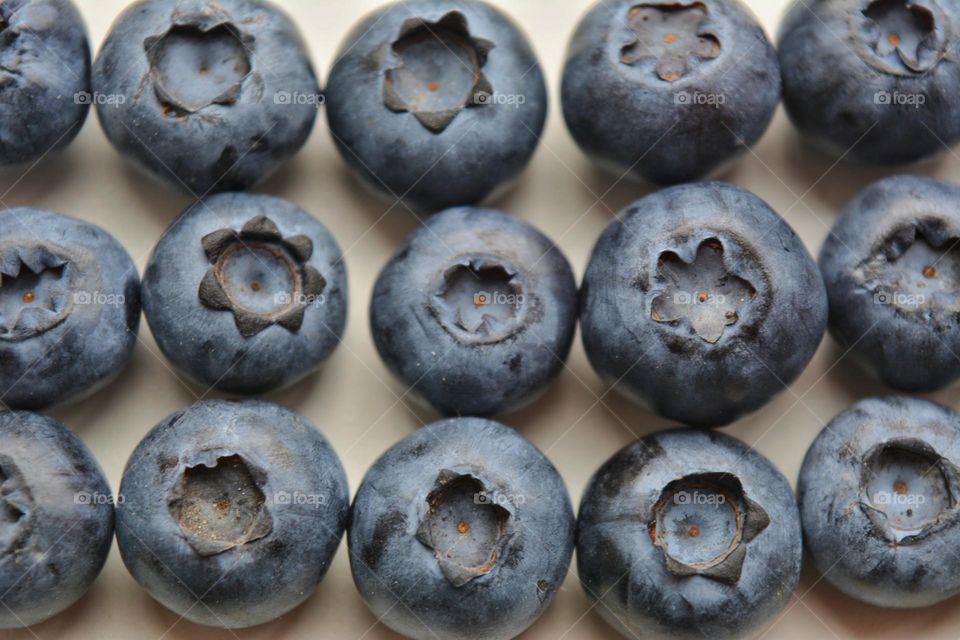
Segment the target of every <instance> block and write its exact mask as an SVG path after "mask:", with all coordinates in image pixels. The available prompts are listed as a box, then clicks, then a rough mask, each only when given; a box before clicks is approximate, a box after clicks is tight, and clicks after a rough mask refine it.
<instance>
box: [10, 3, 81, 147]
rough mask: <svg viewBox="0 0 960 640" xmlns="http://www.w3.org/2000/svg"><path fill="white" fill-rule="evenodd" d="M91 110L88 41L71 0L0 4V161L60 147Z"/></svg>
mask: <svg viewBox="0 0 960 640" xmlns="http://www.w3.org/2000/svg"><path fill="white" fill-rule="evenodd" d="M89 111H90V45H89V43H88V41H87V28H86V26H85V25H84V23H83V18H82V17H81V16H80V12H79V11H77V8H76V7H75V6H74V5H73V3H72V2H70V0H9V1H8V2H4V3H3V4H2V5H0V165H16V164H22V163H25V162H31V161H34V160H37V159H39V158H42V157H43V156H45V155H47V154H48V153H50V152H53V151H57V150H59V149H63V148H64V147H66V146H67V145H69V144H70V143H71V142H73V139H74V138H76V137H77V134H78V133H80V129H81V128H82V127H83V123H84V121H85V120H86V119H87V113H88V112H89Z"/></svg>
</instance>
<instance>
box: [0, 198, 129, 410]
mask: <svg viewBox="0 0 960 640" xmlns="http://www.w3.org/2000/svg"><path fill="white" fill-rule="evenodd" d="M0 279H2V281H3V287H0V388H2V390H3V391H0V400H2V402H3V404H4V405H5V406H6V407H9V408H13V409H32V410H39V409H45V408H48V407H51V406H53V405H55V404H59V403H63V402H68V401H73V400H79V399H81V398H84V397H86V396H88V395H90V394H92V393H94V392H95V391H97V390H99V389H101V388H102V387H104V386H106V385H107V384H108V383H109V382H110V381H111V380H113V378H114V377H116V376H117V375H118V374H119V373H120V371H121V370H122V369H123V368H124V367H125V366H126V364H127V362H128V361H129V359H130V355H131V354H132V353H133V348H134V346H135V345H136V342H137V329H138V328H139V325H140V276H139V274H138V273H137V268H136V265H134V264H133V260H132V259H131V258H130V255H129V254H128V253H127V252H126V250H125V249H124V248H123V247H122V246H121V245H120V243H119V242H117V240H116V239H115V238H113V236H111V235H110V234H108V233H107V232H106V231H104V230H103V229H101V228H100V227H97V226H95V225H92V224H90V223H87V222H83V221H81V220H77V219H75V218H70V217H67V216H64V215H61V214H58V213H54V212H52V211H47V210H45V209H33V208H29V207H19V208H15V209H7V210H6V211H3V212H0Z"/></svg>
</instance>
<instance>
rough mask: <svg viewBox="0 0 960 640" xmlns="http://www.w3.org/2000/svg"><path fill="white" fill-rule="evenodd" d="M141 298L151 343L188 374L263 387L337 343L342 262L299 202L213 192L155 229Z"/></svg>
mask: <svg viewBox="0 0 960 640" xmlns="http://www.w3.org/2000/svg"><path fill="white" fill-rule="evenodd" d="M143 306H144V312H145V313H146V315H147V320H148V321H149V322H150V328H151V329H152V330H153V334H154V337H155V338H156V339H157V344H159V346H160V349H161V350H162V351H163V353H164V354H166V356H167V357H168V358H169V359H170V360H171V361H172V362H173V364H174V365H176V367H177V368H178V369H179V370H180V371H182V372H183V373H185V374H186V375H187V376H188V377H189V378H191V379H193V380H194V381H196V382H199V383H203V384H206V385H211V386H215V387H217V388H218V389H222V390H224V391H227V392H230V393H240V394H252V393H264V392H266V391H269V390H271V389H276V388H278V387H283V386H286V385H289V384H292V383H293V382H295V381H297V380H299V379H300V378H302V377H304V376H306V375H307V374H309V373H311V372H313V371H315V370H316V369H317V368H318V367H319V366H320V364H321V363H322V362H323V361H324V360H325V359H326V358H327V357H328V356H329V355H330V354H331V352H332V351H333V350H334V348H336V346H337V345H338V344H339V342H340V337H341V335H342V334H343V329H344V325H345V323H346V315H347V275H346V267H345V266H344V263H343V260H342V256H341V254H340V248H339V247H338V246H337V243H336V241H335V240H334V239H333V237H332V236H331V235H330V233H329V232H328V231H327V229H326V227H324V226H323V225H322V224H320V223H319V222H318V221H317V220H316V219H314V218H313V217H312V216H311V215H310V214H309V213H307V212H306V211H304V210H303V209H300V208H299V207H297V206H295V205H293V204H291V203H289V202H286V201H284V200H281V199H279V198H274V197H271V196H265V195H255V194H247V193H222V194H217V195H214V196H210V197H209V198H206V199H204V200H201V201H199V202H197V203H196V204H194V205H192V206H191V207H189V208H188V209H187V210H186V211H184V212H183V213H182V214H181V215H180V217H179V218H177V219H176V220H175V221H174V222H173V223H172V224H171V225H170V227H169V228H168V229H167V231H166V232H165V233H164V235H163V237H162V238H161V239H160V242H159V244H157V246H156V248H155V249H154V251H153V255H152V256H151V257H150V261H149V262H148V264H147V270H146V272H145V273H144V277H143Z"/></svg>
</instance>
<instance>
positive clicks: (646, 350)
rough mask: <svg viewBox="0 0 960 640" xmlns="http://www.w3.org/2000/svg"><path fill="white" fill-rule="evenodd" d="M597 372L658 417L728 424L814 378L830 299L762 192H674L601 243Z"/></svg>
mask: <svg viewBox="0 0 960 640" xmlns="http://www.w3.org/2000/svg"><path fill="white" fill-rule="evenodd" d="M580 295H581V309H580V321H581V325H582V330H583V343H584V346H585V347H586V350H587V355H588V356H589V358H590V361H591V363H592V364H593V367H594V368H595V369H596V370H597V372H598V373H599V374H600V375H601V376H602V377H603V378H605V379H606V380H608V381H610V382H611V383H613V384H614V385H615V386H616V388H617V389H619V390H621V391H624V392H626V393H627V394H628V395H629V396H631V397H633V398H634V399H636V400H637V401H638V402H641V403H643V404H646V405H647V406H649V407H651V408H652V409H653V410H654V411H656V412H657V413H658V414H660V415H662V416H664V417H667V418H670V419H672V420H679V421H681V422H685V423H687V424H690V425H693V426H701V427H708V426H718V425H724V424H728V423H730V422H732V421H733V420H735V419H736V418H737V417H739V416H740V415H742V414H745V413H747V412H750V411H753V410H755V409H757V408H759V407H760V406H762V405H763V404H764V403H766V402H767V401H768V400H769V399H770V398H771V397H773V396H774V395H775V394H776V393H778V392H779V391H781V390H783V389H784V388H785V385H787V384H790V383H791V382H792V381H793V380H794V379H795V378H796V377H797V376H798V375H799V374H800V372H801V371H802V370H803V368H804V367H805V366H806V364H807V363H808V362H809V360H810V358H811V357H812V356H813V354H814V352H815V351H816V349H817V346H818V345H819V343H820V340H821V338H822V337H823V334H824V331H825V329H826V322H827V296H826V292H825V290H824V286H823V280H822V278H821V277H820V273H819V271H818V270H817V265H816V264H815V263H814V261H813V259H812V258H811V257H810V254H809V253H808V252H807V250H806V248H805V247H804V246H803V243H802V242H801V240H800V238H799V237H797V235H796V233H794V231H793V229H791V228H790V226H789V225H788V224H787V223H786V222H785V221H784V220H783V219H782V218H780V216H778V215H777V214H776V212H774V211H773V210H772V209H771V208H770V207H769V206H767V204H766V203H764V202H763V201H762V200H760V199H759V198H757V197H756V196H754V195H753V194H751V193H749V192H747V191H744V190H742V189H739V188H737V187H734V186H731V185H725V184H720V183H707V184H703V183H702V184H690V185H681V186H677V187H671V188H669V189H664V190H663V191H660V192H658V193H655V194H653V195H650V196H648V197H646V198H643V199H642V200H639V201H637V202H635V203H634V204H632V205H630V206H629V207H627V209H626V210H624V212H623V213H622V214H621V215H619V216H618V219H617V220H616V221H615V222H613V223H611V224H610V226H609V227H607V229H606V231H604V233H603V235H601V236H600V240H599V242H598V243H597V246H596V247H595V248H594V250H593V256H592V257H591V258H590V264H589V266H588V268H587V272H586V275H585V276H584V280H583V286H582V288H581V292H580Z"/></svg>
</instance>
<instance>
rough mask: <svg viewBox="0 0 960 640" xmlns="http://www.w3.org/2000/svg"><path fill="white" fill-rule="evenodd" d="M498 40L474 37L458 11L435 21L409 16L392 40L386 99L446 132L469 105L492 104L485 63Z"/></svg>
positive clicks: (435, 130)
mask: <svg viewBox="0 0 960 640" xmlns="http://www.w3.org/2000/svg"><path fill="white" fill-rule="evenodd" d="M495 46H496V45H494V43H492V42H490V41H489V40H485V39H483V38H476V37H473V36H472V35H471V34H470V28H469V25H468V24H467V18H466V17H465V16H464V15H463V14H462V13H460V12H459V11H451V12H450V13H447V14H446V15H444V16H443V17H442V18H440V19H439V20H438V21H436V22H429V21H427V20H424V19H423V18H410V19H408V20H406V21H405V22H404V23H403V24H402V25H401V27H400V36H399V37H398V39H397V40H396V41H395V42H393V44H392V46H391V51H392V53H393V56H394V58H395V66H393V67H392V68H389V69H387V71H386V73H385V75H384V83H383V103H384V105H386V107H387V108H388V109H390V110H391V111H393V112H396V113H406V112H409V113H411V114H413V116H414V117H415V118H416V119H417V121H419V122H420V124H422V125H423V126H424V127H425V128H426V129H427V130H428V131H430V132H431V133H441V132H443V131H444V130H445V129H446V128H447V127H448V126H450V123H452V122H453V121H454V119H455V118H456V117H457V116H458V115H459V114H460V112H461V111H463V110H464V109H467V108H471V107H483V106H489V105H490V104H491V100H490V98H491V97H492V95H493V86H492V85H491V84H490V81H489V80H488V79H487V77H486V75H485V74H484V73H483V67H484V65H486V63H487V57H488V56H489V54H490V51H491V50H493V48H494V47H495Z"/></svg>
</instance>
